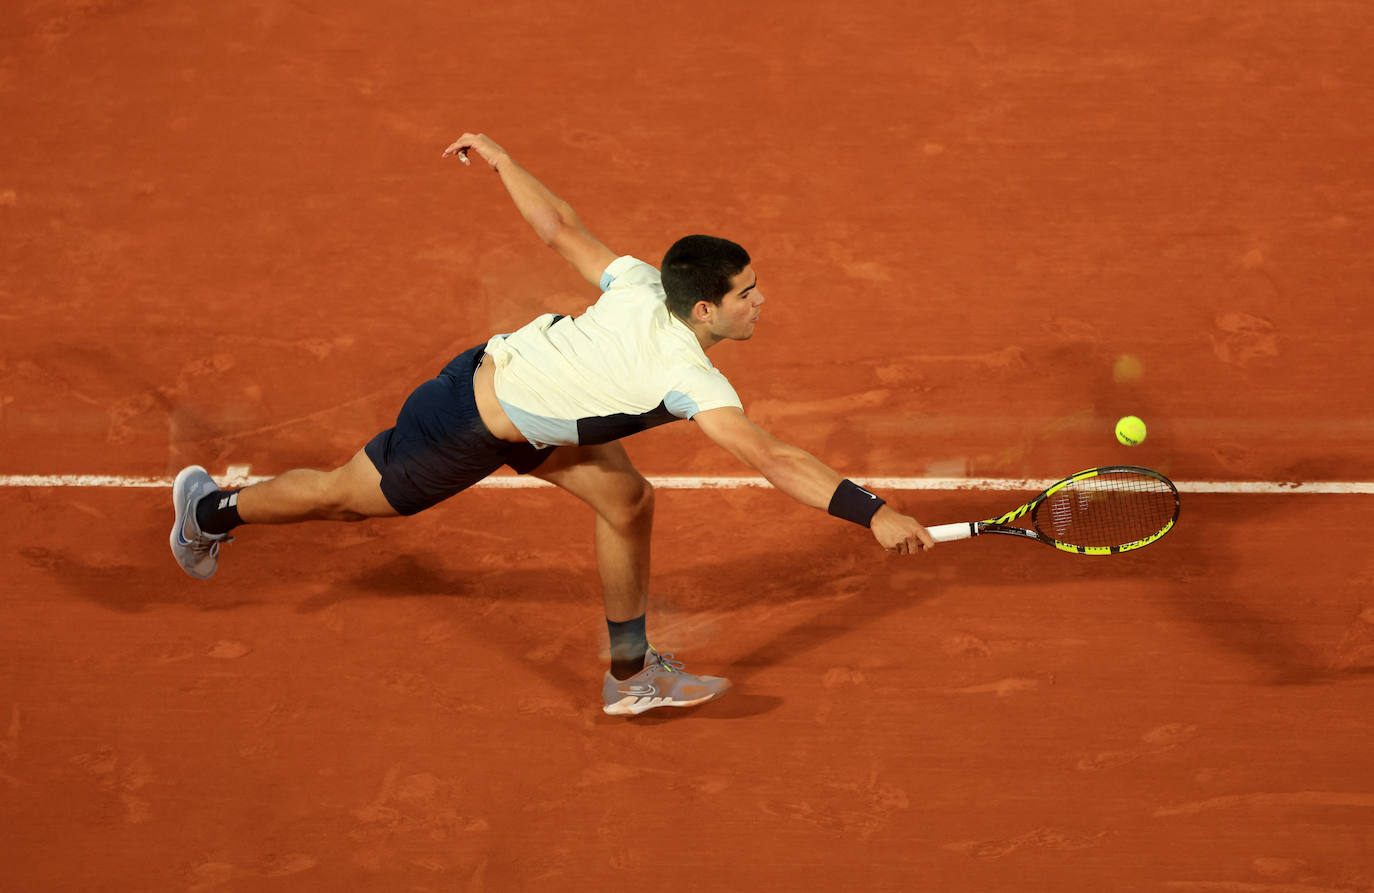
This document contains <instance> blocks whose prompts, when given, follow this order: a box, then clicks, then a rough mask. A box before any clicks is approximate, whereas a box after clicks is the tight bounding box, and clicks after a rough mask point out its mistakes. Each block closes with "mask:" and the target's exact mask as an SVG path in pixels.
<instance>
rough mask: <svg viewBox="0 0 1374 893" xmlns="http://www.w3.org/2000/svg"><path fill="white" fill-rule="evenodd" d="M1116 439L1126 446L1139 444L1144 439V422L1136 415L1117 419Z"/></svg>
mask: <svg viewBox="0 0 1374 893" xmlns="http://www.w3.org/2000/svg"><path fill="white" fill-rule="evenodd" d="M1116 439H1117V440H1119V441H1121V442H1122V443H1124V444H1125V445H1126V446H1139V445H1140V444H1141V443H1143V442H1144V441H1145V423H1144V422H1142V421H1141V420H1140V419H1139V418H1138V417H1137V416H1133V415H1128V416H1124V417H1123V418H1121V419H1119V420H1117V423H1116Z"/></svg>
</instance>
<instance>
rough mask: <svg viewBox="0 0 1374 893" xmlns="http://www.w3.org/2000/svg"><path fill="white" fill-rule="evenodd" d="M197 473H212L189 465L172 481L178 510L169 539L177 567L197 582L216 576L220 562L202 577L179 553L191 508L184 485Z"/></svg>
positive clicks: (174, 503) (174, 504)
mask: <svg viewBox="0 0 1374 893" xmlns="http://www.w3.org/2000/svg"><path fill="white" fill-rule="evenodd" d="M196 472H200V473H201V474H203V475H206V476H209V474H210V472H208V471H206V470H205V469H204V468H201V467H200V466H199V465H188V466H187V467H186V468H183V469H182V470H181V471H179V472H177V476H176V480H174V481H172V508H173V509H175V510H176V516H177V517H176V523H174V524H173V525H172V535H171V536H170V537H168V543H169V544H170V545H171V547H172V555H173V557H175V558H176V560H177V567H179V568H181V569H182V570H184V571H186V573H187V574H188V575H189V576H191V577H193V578H195V579H197V580H208V579H210V578H211V577H213V576H214V575H215V571H217V570H219V562H218V561H216V562H215V566H214V567H212V568H211V569H210V573H208V574H206V575H205V576H203V577H202V576H201V575H200V574H198V573H196V572H195V571H193V570H191V569H190V568H189V567H187V566H186V565H184V564H182V563H181V553H180V552H178V551H177V549H178V548H181V547H182V542H181V539H182V538H181V536H180V534H181V531H182V530H184V529H185V527H186V512H187V510H188V508H189V507H188V506H187V505H186V491H185V488H184V487H183V486H182V484H184V483H185V482H186V479H187V478H188V477H190V476H191V475H193V474H195V473H196Z"/></svg>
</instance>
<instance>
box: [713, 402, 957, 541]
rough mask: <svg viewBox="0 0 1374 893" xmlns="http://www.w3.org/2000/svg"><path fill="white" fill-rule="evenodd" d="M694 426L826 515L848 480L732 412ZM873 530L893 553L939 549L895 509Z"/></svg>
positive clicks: (885, 509) (882, 512) (716, 412)
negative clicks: (836, 495)
mask: <svg viewBox="0 0 1374 893" xmlns="http://www.w3.org/2000/svg"><path fill="white" fill-rule="evenodd" d="M692 421H694V422H696V423H697V424H698V425H699V426H700V427H701V430H702V431H704V432H706V436H707V437H709V438H711V440H713V441H715V443H716V444H717V445H718V446H720V447H721V448H723V449H724V450H725V451H726V452H728V453H730V454H731V455H732V456H734V457H735V458H736V459H739V460H740V461H741V462H743V463H744V464H745V465H748V466H749V467H751V468H753V469H755V470H756V471H758V472H759V473H760V474H762V475H763V476H764V477H765V478H767V479H768V482H769V483H770V484H772V485H773V486H774V487H777V488H778V489H779V490H781V491H782V492H784V493H786V494H787V495H788V496H791V497H792V498H793V499H795V500H797V501H798V502H800V503H804V504H805V505H809V506H811V507H812V508H818V509H820V510H821V511H826V510H828V509H829V508H830V505H831V500H832V499H833V498H834V496H835V493H836V490H837V488H839V487H840V484H841V482H842V481H843V480H844V479H843V478H841V477H840V475H839V472H837V471H835V470H834V469H833V468H831V467H830V466H828V465H826V464H825V463H824V462H822V461H820V460H819V459H817V458H816V457H815V456H813V455H811V454H810V453H808V452H806V451H805V450H803V449H801V448H800V447H795V446H792V445H791V444H790V443H784V442H783V441H781V440H778V439H777V438H776V437H774V436H773V435H772V434H769V433H768V432H767V431H765V430H763V428H761V427H759V426H758V425H757V424H755V423H754V422H753V421H751V420H750V419H749V417H748V416H746V415H745V414H744V413H743V412H741V411H740V410H738V409H736V408H734V407H732V406H731V407H724V408H722V409H708V410H706V411H705V412H699V413H697V414H696V415H694V416H693V417H692ZM864 498H867V497H864ZM869 529H870V530H871V531H872V532H873V536H874V538H875V539H877V540H878V542H879V544H881V545H882V547H883V548H884V549H887V550H888V551H889V552H901V553H909V552H917V551H920V550H923V549H929V548H930V547H931V546H933V545H934V544H935V542H934V540H932V539H931V538H930V534H929V533H927V532H926V529H925V528H924V527H922V526H921V525H920V524H919V523H918V522H917V521H916V519H915V518H911V517H908V516H907V515H904V514H902V513H901V512H899V511H897V510H896V509H895V508H893V507H892V506H891V505H884V506H882V507H880V508H879V509H878V511H877V513H875V514H874V515H873V519H872V521H870V522H869Z"/></svg>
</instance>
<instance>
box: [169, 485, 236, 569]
mask: <svg viewBox="0 0 1374 893" xmlns="http://www.w3.org/2000/svg"><path fill="white" fill-rule="evenodd" d="M218 489H219V488H218V487H216V486H215V482H214V480H212V479H211V477H210V475H209V473H208V472H206V470H205V469H204V468H201V467H200V466H199V465H191V466H189V467H187V468H183V469H182V470H181V473H180V474H178V475H177V479H176V480H175V481H173V482H172V506H173V507H174V508H175V509H176V515H177V519H176V523H175V524H174V525H172V537H171V542H172V554H173V555H175V556H176V559H177V564H180V565H181V569H182V570H184V571H186V573H188V574H190V575H191V576H193V577H195V578H196V579H197V580H208V579H210V578H211V577H213V576H214V575H215V571H216V570H217V569H218V568H219V547H220V544H221V543H231V542H233V541H234V538H233V537H231V536H229V535H228V534H227V533H221V534H210V533H205V532H204V531H202V530H201V529H200V525H199V524H197V523H196V503H198V502H200V500H201V497H203V496H205V495H206V494H207V493H213V492H215V491H216V490H218Z"/></svg>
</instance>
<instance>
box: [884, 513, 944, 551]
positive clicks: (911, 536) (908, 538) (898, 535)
mask: <svg viewBox="0 0 1374 893" xmlns="http://www.w3.org/2000/svg"><path fill="white" fill-rule="evenodd" d="M868 529H869V530H871V531H873V537H874V539H876V540H877V541H878V544H879V545H881V546H882V547H883V548H884V549H886V550H887V551H889V552H896V553H897V554H898V555H914V554H916V553H917V552H924V551H926V550H928V549H931V548H934V546H935V540H933V539H931V538H930V534H929V533H927V532H926V529H925V528H924V527H922V526H921V524H920V522H919V521H917V520H916V519H915V518H912V517H910V516H908V515H903V514H902V513H901V512H899V511H897V510H896V509H894V508H893V507H892V506H891V505H884V506H882V507H881V508H879V509H878V511H877V513H876V514H875V515H874V516H873V520H872V521H870V522H869V525H868Z"/></svg>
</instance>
